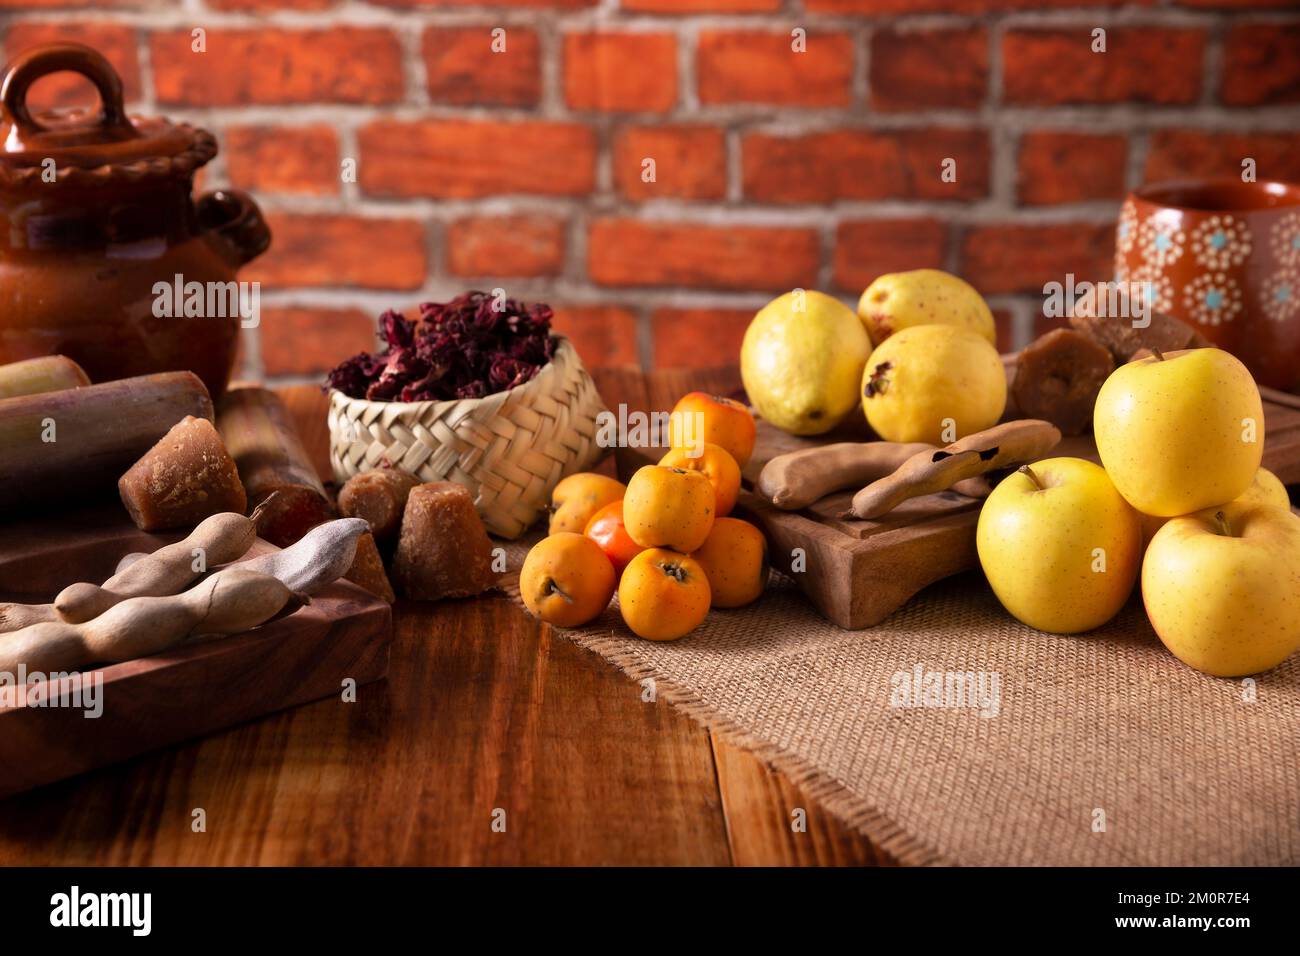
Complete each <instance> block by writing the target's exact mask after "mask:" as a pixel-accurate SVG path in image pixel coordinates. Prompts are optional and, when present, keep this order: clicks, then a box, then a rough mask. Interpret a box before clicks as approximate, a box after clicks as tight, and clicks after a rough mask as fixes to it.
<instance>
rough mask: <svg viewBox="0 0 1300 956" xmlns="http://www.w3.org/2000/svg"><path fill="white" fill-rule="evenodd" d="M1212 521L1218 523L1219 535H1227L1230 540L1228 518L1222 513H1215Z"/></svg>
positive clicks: (1230, 527) (1230, 529) (1230, 531)
mask: <svg viewBox="0 0 1300 956" xmlns="http://www.w3.org/2000/svg"><path fill="white" fill-rule="evenodd" d="M1214 520H1215V521H1217V522H1219V533H1220V534H1224V535H1227V536H1228V537H1229V538H1231V537H1232V525H1230V524H1228V516H1227V515H1225V514H1224V513H1223V512H1222V511H1216V512H1215V513H1214Z"/></svg>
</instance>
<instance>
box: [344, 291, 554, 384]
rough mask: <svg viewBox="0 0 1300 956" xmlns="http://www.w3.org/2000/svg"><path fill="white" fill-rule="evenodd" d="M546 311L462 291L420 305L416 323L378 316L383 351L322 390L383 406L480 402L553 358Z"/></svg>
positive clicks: (353, 361) (353, 363)
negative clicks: (338, 392) (430, 402)
mask: <svg viewBox="0 0 1300 956" xmlns="http://www.w3.org/2000/svg"><path fill="white" fill-rule="evenodd" d="M552 315H553V313H552V312H551V307H550V306H548V305H543V304H540V303H539V304H536V305H525V304H524V303H522V302H518V301H516V300H515V299H505V300H500V299H497V298H495V297H493V296H491V295H488V294H487V293H486V292H466V293H465V294H464V295H461V296H457V297H456V298H454V299H452V300H451V301H450V302H425V303H422V304H421V305H420V318H419V319H418V320H415V321H412V320H410V319H408V318H406V316H404V315H402V314H401V313H400V312H393V311H388V312H385V313H384V314H383V315H381V316H380V317H379V336H380V338H381V339H383V342H384V345H385V348H384V350H383V351H382V352H379V353H377V354H376V353H370V352H362V353H360V354H359V355H354V356H352V358H350V359H347V360H346V361H344V362H342V363H340V364H339V365H338V366H337V367H336V368H335V369H334V370H333V371H331V372H330V373H329V378H328V379H327V381H326V387H328V388H336V389H338V390H339V391H340V392H342V393H343V394H344V395H347V396H349V397H350V398H368V399H371V400H372V401H383V402H423V401H430V400H432V401H445V400H449V399H458V398H482V397H483V396H485V395H491V394H493V393H495V392H504V391H506V390H507V389H511V388H514V387H515V386H517V385H523V384H524V383H525V382H527V381H530V380H531V379H532V377H533V376H534V375H536V374H537V372H538V370H540V369H541V367H542V366H543V365H545V364H546V363H547V362H549V361H550V360H551V357H552V356H553V355H554V354H555V339H554V338H553V337H552V336H551V318H552Z"/></svg>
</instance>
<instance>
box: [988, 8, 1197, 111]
mask: <svg viewBox="0 0 1300 956" xmlns="http://www.w3.org/2000/svg"><path fill="white" fill-rule="evenodd" d="M1204 60H1205V32H1204V31H1203V30H1190V29H1187V30H1184V29H1169V28H1163V27H1149V26H1142V27H1110V28H1107V30H1106V52H1105V53H1093V52H1092V28H1091V27H1087V26H1080V27H1076V28H1073V29H1068V30H1067V29H1056V28H1050V29H1017V30H1009V31H1008V32H1007V34H1006V35H1005V36H1004V37H1003V38H1002V64H1003V94H1002V95H1003V99H1004V100H1005V101H1006V102H1007V103H1021V104H1030V105H1035V106H1058V105H1061V104H1065V103H1124V102H1141V103H1157V104H1163V105H1169V104H1178V103H1195V102H1196V101H1197V99H1198V98H1199V97H1200V93H1201V75H1202V72H1203V70H1204Z"/></svg>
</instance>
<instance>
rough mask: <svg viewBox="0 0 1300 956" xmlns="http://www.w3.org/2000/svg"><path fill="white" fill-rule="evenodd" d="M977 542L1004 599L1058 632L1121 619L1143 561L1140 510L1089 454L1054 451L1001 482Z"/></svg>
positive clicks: (1023, 616)
mask: <svg viewBox="0 0 1300 956" xmlns="http://www.w3.org/2000/svg"><path fill="white" fill-rule="evenodd" d="M975 544H976V547H977V549H978V551H979V558H980V566H981V567H983V568H984V576H985V577H987V578H988V580H989V584H990V585H992V587H993V593H994V594H996V595H997V596H998V600H999V601H1001V602H1002V606H1003V607H1005V608H1006V609H1007V610H1008V611H1010V612H1011V613H1012V614H1013V615H1014V616H1015V617H1017V618H1019V619H1020V620H1021V621H1023V622H1024V623H1026V624H1028V625H1029V626H1030V627H1036V628H1038V629H1039V630H1040V631H1054V632H1056V633H1058V634H1075V633H1078V632H1079V631H1088V630H1091V629H1092V628H1094V627H1098V626H1100V625H1102V624H1105V623H1106V622H1107V621H1109V620H1110V619H1111V618H1112V617H1114V616H1115V614H1116V613H1117V612H1118V611H1119V609H1120V608H1122V607H1123V606H1124V602H1125V601H1127V600H1128V597H1129V594H1131V593H1132V591H1133V583H1134V581H1136V580H1137V575H1138V569H1139V567H1140V565H1141V563H1142V532H1141V529H1140V527H1139V525H1138V515H1137V512H1136V511H1134V510H1133V508H1132V507H1130V505H1129V504H1128V502H1126V501H1125V500H1124V499H1123V498H1122V497H1121V496H1120V493H1119V492H1118V491H1116V490H1115V486H1114V485H1113V484H1111V480H1110V478H1109V477H1107V475H1106V472H1105V471H1104V470H1103V469H1102V468H1101V466H1099V465H1095V464H1093V463H1092V462H1090V461H1085V460H1083V459H1082V458H1048V459H1046V460H1044V461H1040V462H1035V463H1034V464H1033V465H1029V466H1027V467H1026V468H1022V469H1020V470H1019V471H1016V472H1013V473H1012V474H1010V475H1008V476H1007V477H1006V478H1004V479H1003V480H1002V481H1001V482H999V484H998V486H997V487H996V488H994V489H993V493H992V494H991V495H989V497H988V500H986V501H985V502H984V507H983V509H982V510H981V511H980V519H979V526H978V527H977V529H976V532H975Z"/></svg>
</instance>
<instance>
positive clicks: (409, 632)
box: [0, 369, 890, 866]
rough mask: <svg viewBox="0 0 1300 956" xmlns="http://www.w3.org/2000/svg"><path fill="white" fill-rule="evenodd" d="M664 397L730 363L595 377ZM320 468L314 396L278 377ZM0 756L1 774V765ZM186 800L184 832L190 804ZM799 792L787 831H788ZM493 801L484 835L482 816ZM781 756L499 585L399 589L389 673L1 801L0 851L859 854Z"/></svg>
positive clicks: (495, 860) (660, 857)
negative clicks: (409, 597) (201, 824)
mask: <svg viewBox="0 0 1300 956" xmlns="http://www.w3.org/2000/svg"><path fill="white" fill-rule="evenodd" d="M596 378H597V382H598V385H599V386H600V390H601V394H602V396H603V397H604V398H605V401H606V404H608V405H609V406H611V407H617V404H618V403H620V402H625V403H627V405H628V407H629V409H651V408H669V407H671V406H672V404H673V403H674V402H675V400H676V399H677V398H678V397H679V396H680V395H681V394H682V393H684V392H686V391H689V390H690V389H692V388H704V389H708V390H712V391H721V392H726V391H730V390H732V389H733V388H735V387H736V385H737V383H738V377H737V376H736V374H735V372H734V370H719V371H716V372H658V373H653V374H652V375H649V376H643V375H641V374H640V373H639V372H635V371H631V370H617V369H615V370H603V371H600V372H598V373H597V374H596ZM282 394H283V395H284V397H285V399H286V401H287V402H288V404H289V406H290V408H291V410H292V411H293V414H294V417H295V420H296V422H297V423H298V426H299V429H300V431H301V432H302V436H303V440H304V442H305V444H306V445H307V447H308V449H309V450H310V451H311V453H312V454H313V456H315V458H316V460H317V463H318V466H319V467H321V469H322V471H323V472H324V473H326V474H328V465H327V458H326V454H327V447H328V445H327V441H328V435H327V431H326V425H325V400H324V397H323V396H322V395H321V393H320V390H319V389H317V388H315V387H314V386H301V387H294V388H288V389H285V390H283V392H282ZM0 772H2V771H0ZM198 808H202V809H203V810H204V811H205V814H206V821H207V824H206V832H198V833H196V832H194V830H193V829H192V826H191V823H192V820H193V811H194V810H196V809H198ZM796 808H803V809H804V810H805V811H806V814H807V829H806V832H794V831H793V830H792V827H791V819H792V813H793V811H794V810H795V809H796ZM499 810H504V811H505V815H504V819H505V832H499V828H494V826H493V822H494V819H500V818H501V814H500V813H499V812H497V811H499ZM888 862H890V860H889V859H888V857H887V856H886V855H884V854H883V853H881V852H879V851H878V849H876V848H875V847H873V846H872V844H871V843H870V842H869V841H868V840H866V839H865V838H864V837H862V836H860V835H858V834H857V833H856V832H854V831H852V830H849V829H848V828H846V827H844V826H843V825H842V824H840V823H839V822H838V821H837V820H836V819H835V818H834V817H832V816H830V815H829V814H828V813H827V812H825V811H824V810H823V809H822V808H820V807H819V806H817V805H816V804H815V803H814V802H812V801H810V800H809V799H808V798H807V797H806V796H804V795H803V794H802V793H801V792H800V790H799V788H798V787H796V786H794V785H793V784H792V783H791V782H790V781H789V780H788V779H787V778H785V777H784V776H783V775H782V774H780V773H777V772H775V771H773V770H772V769H771V768H769V767H768V766H767V765H765V764H764V763H763V762H761V761H760V760H758V759H757V758H755V757H754V756H752V755H751V754H750V753H748V752H747V751H745V750H743V749H741V748H739V747H736V746H734V745H732V744H729V743H727V742H726V741H725V740H723V739H720V738H719V737H717V736H715V735H714V734H711V733H710V732H709V731H707V730H705V729H704V728H702V727H701V726H699V725H698V724H696V723H695V722H694V721H692V720H691V719H690V718H688V717H686V716H685V715H684V714H682V713H681V712H680V711H677V710H675V709H673V708H672V707H671V706H670V705H669V704H667V703H665V702H663V701H659V702H656V703H645V702H643V701H642V699H641V688H640V685H639V684H637V683H636V682H634V681H632V680H630V679H629V678H627V677H625V676H623V674H622V673H621V672H619V671H618V670H617V669H615V668H614V667H613V665H611V664H609V663H607V662H606V661H604V660H603V659H602V658H600V657H599V656H597V655H596V654H593V653H591V652H590V651H585V650H582V649H580V648H578V647H576V646H575V645H573V644H572V643H570V642H569V641H568V640H566V639H565V638H564V636H563V635H562V634H560V633H558V632H555V631H553V630H552V629H551V628H549V627H547V626H545V625H542V624H539V623H538V622H536V621H534V620H533V619H532V618H530V617H529V616H528V615H527V614H525V613H524V611H523V610H522V609H521V608H519V607H518V606H516V605H515V604H514V603H513V602H512V601H511V600H509V599H507V598H505V597H490V598H484V599H478V600H467V601H447V602H441V603H435V604H419V603H411V602H400V603H399V604H398V606H397V609H396V614H395V634H394V642H393V652H392V663H391V666H390V668H389V676H388V679H387V680H386V681H384V682H380V683H376V684H370V685H365V686H363V687H361V688H360V689H359V699H358V701H357V702H356V703H343V702H341V701H335V700H324V701H318V702H316V703H313V704H309V705H307V706H304V707H299V708H297V709H295V710H291V711H287V712H283V713H279V714H273V715H270V716H268V717H264V718H262V719H259V720H256V721H253V722H251V723H248V724H245V725H242V726H239V727H236V728H233V729H231V730H228V731H224V732H221V733H217V734H213V735H211V736H208V737H204V738H202V739H199V740H195V741H192V742H190V743H187V744H183V745H181V746H177V747H173V748H171V749H168V750H165V751H162V752H160V753H155V754H150V755H146V756H143V757H139V758H136V759H134V760H131V761H129V762H127V763H123V764H119V765H116V766H113V767H108V768H105V769H103V770H100V771H96V772H94V773H90V774H86V775H84V776H81V777H78V778H75V779H73V780H68V781H64V782H62V783H58V784H54V785H51V786H48V787H43V788H41V789H39V790H36V791H32V792H30V793H26V794H22V795H20V796H17V797H13V798H10V799H8V800H5V801H0V864H4V865H17V864H110V865H180V866H202V865H221V864H239V865H260V864H270V865H300V864H307V865H311V864H362V865H383V864H389V865H410V864H416V865H423V864H433V865H438V864H450V865H461V864H561V865H562V864H585V865H603V864H740V865H753V864H759V865H765V864H766V865H771V864H867V863H888Z"/></svg>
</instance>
